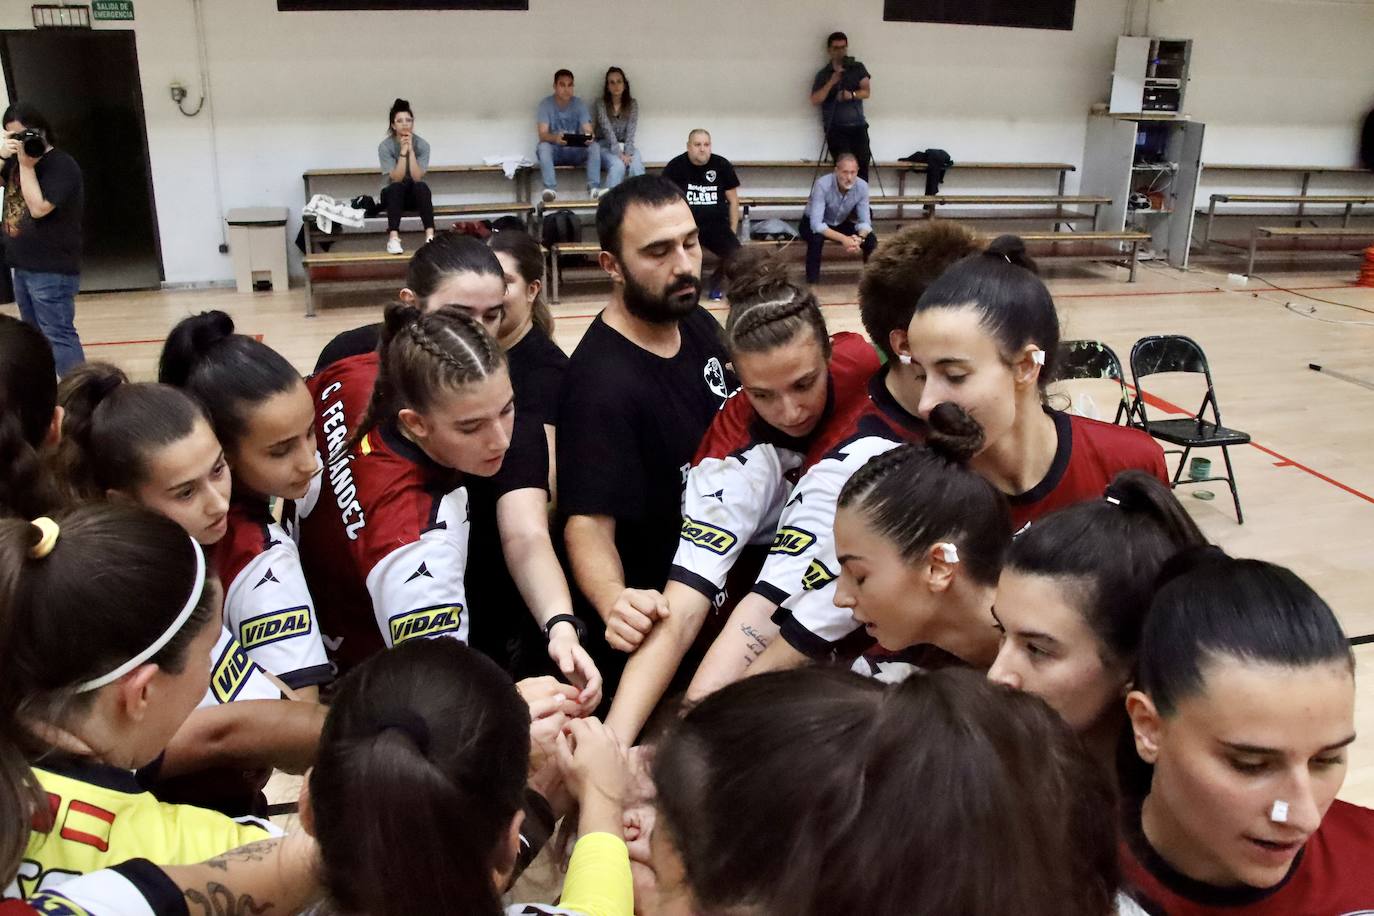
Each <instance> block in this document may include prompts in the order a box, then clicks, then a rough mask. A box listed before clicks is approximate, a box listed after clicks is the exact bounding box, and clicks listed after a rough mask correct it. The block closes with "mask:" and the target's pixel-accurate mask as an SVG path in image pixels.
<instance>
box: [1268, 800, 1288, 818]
mask: <svg viewBox="0 0 1374 916" xmlns="http://www.w3.org/2000/svg"><path fill="white" fill-rule="evenodd" d="M1269 820H1271V821H1273V822H1274V823H1276V824H1286V823H1288V802H1286V801H1275V802H1274V807H1272V808H1270V809H1269Z"/></svg>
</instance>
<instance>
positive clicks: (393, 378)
mask: <svg viewBox="0 0 1374 916" xmlns="http://www.w3.org/2000/svg"><path fill="white" fill-rule="evenodd" d="M494 257H495V256H493V259H494ZM378 352H379V354H380V356H381V358H380V360H379V365H378V367H377V381H376V384H374V385H373V388H372V397H371V399H369V401H368V404H367V410H366V411H365V412H364V413H363V418H362V420H361V421H360V422H359V423H358V428H357V429H355V430H354V431H353V435H352V436H351V437H350V438H349V440H348V443H347V444H346V445H345V449H346V450H347V449H351V448H353V447H354V446H355V445H357V444H358V443H359V442H360V441H362V439H363V437H364V436H366V435H367V434H368V433H369V432H370V431H371V430H372V429H373V428H374V427H376V426H377V425H379V424H381V423H384V422H387V421H389V420H391V419H392V418H393V417H395V416H396V413H397V411H399V410H400V409H401V408H402V407H409V408H411V409H412V410H424V409H425V408H426V407H428V406H429V405H430V404H432V403H434V400H435V399H436V398H437V397H438V395H439V393H440V392H441V391H445V390H451V389H454V388H461V387H463V386H465V385H468V384H471V383H472V382H477V381H481V380H482V379H485V378H486V377H487V376H489V375H491V374H492V373H493V372H496V371H497V370H498V369H500V368H502V367H503V366H505V365H506V354H505V352H504V351H502V349H501V347H500V346H499V345H497V343H496V341H495V340H493V339H492V337H491V335H490V334H488V333H487V332H486V330H485V329H484V328H483V327H482V325H481V322H479V321H478V320H477V319H475V318H473V317H472V316H471V315H468V314H467V313H466V312H463V311H461V310H459V309H456V308H452V307H449V306H444V307H441V308H439V309H436V310H434V311H432V312H423V311H421V310H420V309H419V308H418V307H417V306H413V305H404V304H402V303H399V302H395V303H392V304H391V305H388V306H387V307H386V311H385V312H384V313H383V315H382V337H381V342H380V343H379V344H378Z"/></svg>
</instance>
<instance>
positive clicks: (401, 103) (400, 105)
mask: <svg viewBox="0 0 1374 916" xmlns="http://www.w3.org/2000/svg"><path fill="white" fill-rule="evenodd" d="M391 107H392V108H394V109H396V110H397V111H404V110H405V109H407V108H409V107H410V102H408V101H407V100H405V99H400V98H398V99H397V100H396V101H394V102H392V103H391Z"/></svg>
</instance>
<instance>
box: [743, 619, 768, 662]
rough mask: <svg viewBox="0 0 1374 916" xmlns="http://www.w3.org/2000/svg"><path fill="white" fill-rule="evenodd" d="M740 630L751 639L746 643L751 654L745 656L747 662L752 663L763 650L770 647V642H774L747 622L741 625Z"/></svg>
mask: <svg viewBox="0 0 1374 916" xmlns="http://www.w3.org/2000/svg"><path fill="white" fill-rule="evenodd" d="M740 632H741V633H743V634H744V635H745V637H747V638H748V640H749V642H748V643H747V645H746V648H748V649H749V654H748V655H746V656H745V659H744V661H745V664H751V663H753V661H754V659H756V658H758V657H759V656H760V655H762V654H763V650H764V649H767V648H768V644H769V643H770V642H772V640H771V639H770V638H769V637H767V636H764V635H763V634H762V633H760V632H759V631H758V630H757V629H755V628H754V627H752V626H750V625H749V624H747V623H746V624H741V625H740Z"/></svg>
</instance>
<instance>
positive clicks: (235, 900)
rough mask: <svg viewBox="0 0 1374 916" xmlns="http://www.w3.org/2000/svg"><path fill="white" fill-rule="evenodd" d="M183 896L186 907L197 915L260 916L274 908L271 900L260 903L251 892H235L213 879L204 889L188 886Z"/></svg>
mask: <svg viewBox="0 0 1374 916" xmlns="http://www.w3.org/2000/svg"><path fill="white" fill-rule="evenodd" d="M183 896H184V897H185V898H186V908H187V909H188V910H189V911H190V912H191V913H193V914H197V916H199V914H203V916H258V914H260V913H266V912H268V911H269V910H271V909H273V905H272V903H271V902H270V901H265V902H263V903H258V902H257V901H256V900H254V899H253V897H252V895H251V894H235V893H234V892H233V891H232V890H230V889H229V888H228V887H226V886H225V885H223V884H220V883H219V882H218V881H211V882H210V883H209V884H207V885H205V889H204V890H194V889H191V888H188V889H187V890H186V891H184V892H183Z"/></svg>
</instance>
